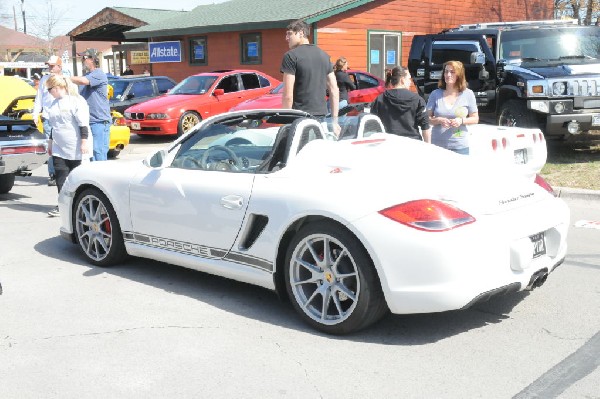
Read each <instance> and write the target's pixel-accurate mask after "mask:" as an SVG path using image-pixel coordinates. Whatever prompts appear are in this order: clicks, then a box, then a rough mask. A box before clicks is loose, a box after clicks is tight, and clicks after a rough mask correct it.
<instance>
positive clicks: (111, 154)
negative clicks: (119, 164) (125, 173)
mask: <svg viewBox="0 0 600 399" xmlns="http://www.w3.org/2000/svg"><path fill="white" fill-rule="evenodd" d="M120 153H121V150H117V149H114V150H108V157H109V158H110V159H115V158H116V157H118V156H119V154H120Z"/></svg>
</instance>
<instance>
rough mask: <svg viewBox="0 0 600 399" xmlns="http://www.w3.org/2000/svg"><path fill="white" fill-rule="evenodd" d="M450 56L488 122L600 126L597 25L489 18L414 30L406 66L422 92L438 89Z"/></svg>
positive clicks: (572, 130) (554, 132)
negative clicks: (445, 28)
mask: <svg viewBox="0 0 600 399" xmlns="http://www.w3.org/2000/svg"><path fill="white" fill-rule="evenodd" d="M449 60H458V61H461V62H462V63H463V64H464V65H465V72H466V77H467V81H468V85H469V88H470V89H471V90H473V91H474V92H475V96H476V98H477V105H478V107H479V113H480V116H481V117H482V120H483V121H485V120H486V119H492V118H493V120H494V121H495V122H497V123H498V124H499V125H503V126H521V127H539V128H540V129H542V131H543V132H544V133H545V135H546V136H547V137H550V136H552V137H560V138H562V137H566V136H568V135H569V134H577V133H581V132H585V131H588V130H590V129H600V27H596V26H579V25H576V24H575V23H574V22H568V21H528V22H506V23H485V24H475V25H461V26H460V27H458V28H456V29H451V30H449V31H446V32H442V33H440V34H434V35H423V36H415V37H414V39H413V42H412V46H411V49H410V54H409V61H408V68H409V70H410V73H411V75H412V78H413V80H414V82H415V86H416V87H417V89H418V91H419V94H421V96H423V97H425V98H427V97H428V96H429V93H431V92H432V91H433V90H434V89H436V88H437V82H438V81H439V79H440V77H441V74H442V64H443V63H444V62H446V61H449ZM490 117H492V118H490Z"/></svg>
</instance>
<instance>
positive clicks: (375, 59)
mask: <svg viewBox="0 0 600 399" xmlns="http://www.w3.org/2000/svg"><path fill="white" fill-rule="evenodd" d="M371 64H373V65H377V64H379V50H371Z"/></svg>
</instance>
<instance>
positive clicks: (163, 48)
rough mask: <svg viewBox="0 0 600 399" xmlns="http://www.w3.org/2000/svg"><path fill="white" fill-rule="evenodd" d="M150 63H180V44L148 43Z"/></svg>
mask: <svg viewBox="0 0 600 399" xmlns="http://www.w3.org/2000/svg"><path fill="white" fill-rule="evenodd" d="M148 54H150V63H158V62H181V42H150V43H148Z"/></svg>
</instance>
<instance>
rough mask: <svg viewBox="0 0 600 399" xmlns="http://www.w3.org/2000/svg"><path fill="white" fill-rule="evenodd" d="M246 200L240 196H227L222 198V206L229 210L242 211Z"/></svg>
mask: <svg viewBox="0 0 600 399" xmlns="http://www.w3.org/2000/svg"><path fill="white" fill-rule="evenodd" d="M242 205H244V198H243V197H241V196H239V195H227V196H225V197H223V198H221V206H222V207H223V208H227V209H241V208H242Z"/></svg>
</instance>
